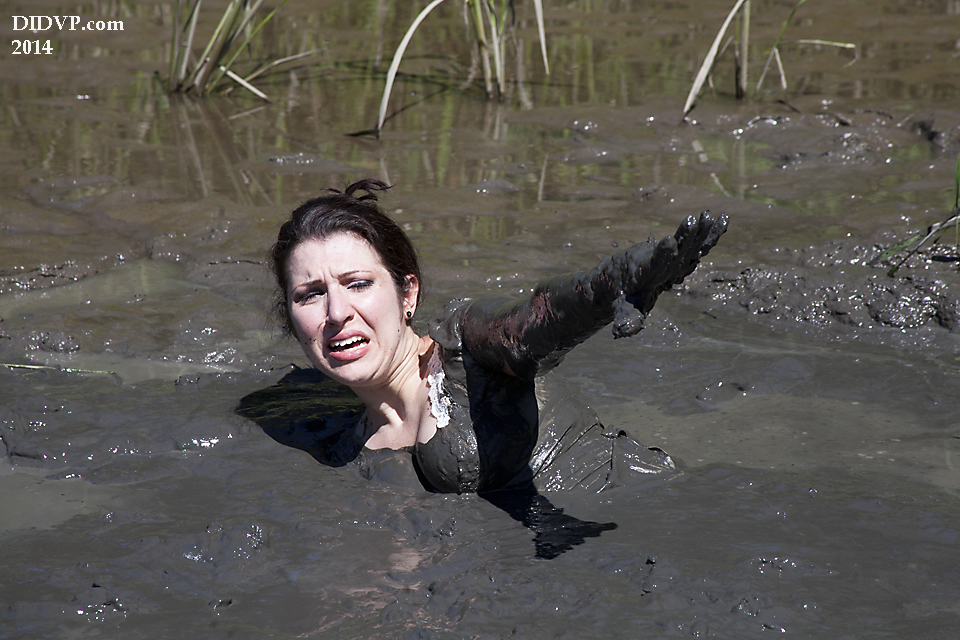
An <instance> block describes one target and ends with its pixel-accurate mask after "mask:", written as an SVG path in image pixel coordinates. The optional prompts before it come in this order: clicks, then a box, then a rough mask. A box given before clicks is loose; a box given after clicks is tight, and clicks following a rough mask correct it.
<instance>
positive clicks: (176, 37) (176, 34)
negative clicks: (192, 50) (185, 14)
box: [167, 0, 183, 91]
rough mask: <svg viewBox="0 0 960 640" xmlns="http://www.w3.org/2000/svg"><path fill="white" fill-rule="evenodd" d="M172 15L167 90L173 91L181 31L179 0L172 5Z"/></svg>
mask: <svg viewBox="0 0 960 640" xmlns="http://www.w3.org/2000/svg"><path fill="white" fill-rule="evenodd" d="M173 11H174V14H173V42H172V43H171V46H172V47H173V48H172V49H171V50H170V75H169V76H167V90H168V91H173V90H174V89H175V88H176V82H177V78H176V71H177V67H178V66H179V64H178V63H179V62H180V34H181V33H182V31H183V29H182V27H181V23H180V18H181V13H182V11H181V9H180V0H177V3H176V5H174V9H173Z"/></svg>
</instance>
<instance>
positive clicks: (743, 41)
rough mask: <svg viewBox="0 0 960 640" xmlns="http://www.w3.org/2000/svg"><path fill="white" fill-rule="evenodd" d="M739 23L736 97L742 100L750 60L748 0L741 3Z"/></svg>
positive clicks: (745, 92) (744, 94) (745, 91)
mask: <svg viewBox="0 0 960 640" xmlns="http://www.w3.org/2000/svg"><path fill="white" fill-rule="evenodd" d="M741 19H742V22H741V25H740V55H739V56H738V59H739V61H740V64H739V69H738V72H739V73H738V76H739V77H738V78H737V80H738V82H737V99H738V100H743V99H745V98H746V97H747V76H748V75H749V73H748V64H747V63H748V62H749V61H750V0H747V1H746V2H744V3H743V11H742V12H741Z"/></svg>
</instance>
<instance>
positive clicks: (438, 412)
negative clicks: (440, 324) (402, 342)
mask: <svg viewBox="0 0 960 640" xmlns="http://www.w3.org/2000/svg"><path fill="white" fill-rule="evenodd" d="M427 366H428V367H429V370H430V371H429V373H427V386H428V387H429V390H428V394H429V398H430V414H431V415H432V416H433V417H434V418H436V419H437V429H443V428H444V427H445V426H447V425H448V424H450V409H451V408H452V407H453V403H452V402H451V401H450V396H448V395H447V393H446V391H445V390H444V388H443V380H444V373H443V362H441V361H440V347H439V346H438V345H434V347H433V355H431V356H430V363H429V364H428V365H427Z"/></svg>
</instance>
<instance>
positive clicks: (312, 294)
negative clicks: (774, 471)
mask: <svg viewBox="0 0 960 640" xmlns="http://www.w3.org/2000/svg"><path fill="white" fill-rule="evenodd" d="M387 188H389V187H388V186H387V185H386V184H384V183H383V182H380V181H378V180H373V179H367V180H363V181H360V182H357V183H355V184H353V185H351V186H350V187H348V188H347V189H346V190H345V191H344V192H339V191H335V190H330V193H329V194H328V195H324V196H321V197H318V198H315V199H313V200H310V201H308V202H305V203H304V204H302V205H301V206H300V207H298V208H297V209H296V210H295V211H294V212H293V213H292V215H291V218H290V220H289V221H287V222H286V223H284V224H283V226H282V227H281V229H280V232H279V235H278V238H277V242H276V244H275V245H274V246H273V248H272V251H271V258H272V266H273V271H274V274H275V276H276V279H277V285H278V290H279V291H278V298H277V302H276V309H277V312H278V313H279V316H280V318H281V319H282V321H283V323H284V326H285V328H286V329H287V330H288V331H289V332H290V333H291V334H292V335H293V336H294V337H296V338H297V340H298V341H299V342H300V345H301V347H302V348H303V350H304V353H305V354H306V355H307V357H308V358H309V359H310V361H311V362H312V363H313V365H314V366H315V367H316V368H317V369H319V370H320V371H321V372H323V373H324V374H326V375H327V376H329V377H330V378H332V379H334V380H336V381H338V382H341V383H343V384H344V385H346V386H348V387H350V389H352V390H353V391H354V392H355V393H356V395H357V396H358V397H359V398H360V399H361V400H362V401H363V404H364V405H365V406H366V411H365V412H364V413H363V415H362V416H361V418H360V419H359V421H358V422H357V423H356V426H355V428H352V425H351V428H350V429H349V430H347V431H346V432H343V433H341V434H338V437H336V438H334V439H333V441H327V442H326V446H328V448H329V450H328V451H325V452H324V453H323V456H322V457H323V458H324V459H326V460H329V461H330V463H331V464H337V465H340V464H346V463H347V462H349V461H353V460H356V459H359V458H362V457H363V455H364V452H370V451H372V450H378V449H390V450H400V449H403V450H406V451H409V452H411V453H412V456H413V460H414V465H415V467H416V469H417V472H418V476H419V477H420V479H421V482H423V484H424V485H426V486H427V488H429V489H431V490H434V491H441V492H457V493H461V492H491V491H497V490H501V489H508V488H518V487H528V488H530V491H533V493H536V492H535V491H534V489H533V488H534V487H535V488H537V489H541V490H553V489H559V488H565V489H570V488H574V487H588V488H591V489H593V490H599V489H601V488H603V487H605V486H607V485H609V484H612V483H615V482H616V479H617V476H618V472H621V469H622V470H623V471H624V472H625V473H628V474H629V473H632V474H637V473H643V472H646V473H671V472H672V471H673V470H674V468H673V463H672V461H671V460H670V459H669V457H667V456H666V454H664V453H663V452H661V451H659V450H657V449H646V448H644V447H641V446H639V445H637V443H636V442H634V441H633V440H632V439H630V438H629V437H628V436H626V434H625V433H623V432H612V433H607V432H605V430H604V427H603V426H602V425H601V424H600V422H599V420H598V419H597V418H596V416H595V415H593V414H591V413H589V412H588V411H587V410H585V409H583V408H580V407H579V406H578V405H577V404H576V403H575V402H574V401H572V400H571V398H570V396H569V394H565V393H562V392H561V393H551V392H550V389H549V385H548V384H546V382H547V379H548V378H549V376H547V377H546V378H544V377H543V374H545V373H547V372H548V371H549V370H550V369H552V368H553V367H555V366H556V365H557V364H559V363H560V361H561V360H562V358H563V356H564V354H566V353H567V352H568V351H569V350H570V349H572V348H573V347H575V346H576V345H578V344H580V343H581V342H583V341H584V340H586V339H587V338H588V337H589V336H591V335H592V334H594V333H595V332H597V331H598V330H599V329H601V328H602V327H604V326H605V325H608V324H611V323H613V331H614V335H615V336H616V337H622V336H628V335H633V334H635V333H636V332H638V331H639V330H640V329H642V327H643V319H644V317H645V316H646V314H647V313H649V311H650V309H651V308H652V307H653V305H654V303H655V302H656V300H657V296H659V294H660V293H662V292H663V291H666V290H668V289H670V288H671V287H672V286H673V285H675V284H678V283H680V282H681V281H682V280H683V279H684V277H686V276H687V275H689V274H690V273H692V272H693V270H694V269H695V268H696V266H697V264H698V263H699V260H700V258H701V257H703V256H704V255H706V254H707V252H708V251H709V250H710V249H711V248H712V247H713V246H714V245H715V244H716V242H717V240H718V239H719V238H720V236H721V235H722V234H723V233H724V231H725V230H726V224H727V218H726V216H725V215H722V216H720V218H718V219H714V218H713V217H711V215H710V214H709V212H704V213H703V214H701V216H700V218H699V219H697V218H694V217H693V216H691V217H688V218H687V220H685V221H684V222H683V224H681V225H680V228H679V229H678V231H677V233H676V234H675V235H674V236H668V237H666V238H664V239H663V240H661V241H659V242H656V241H654V239H653V238H652V237H651V238H650V239H649V240H648V241H646V242H644V243H641V244H638V245H636V246H633V247H631V248H629V249H627V250H626V251H623V252H621V253H618V254H616V255H614V256H612V257H609V258H606V259H604V260H603V261H602V262H601V263H600V264H599V265H598V266H597V267H596V268H595V269H593V270H592V271H588V272H584V273H581V274H576V275H568V276H563V277H559V278H556V279H554V280H551V281H549V282H545V283H542V284H540V285H539V286H538V287H536V288H535V289H534V291H533V293H532V294H531V295H529V296H526V297H524V298H520V299H517V300H484V301H481V300H471V299H466V298H464V299H457V300H454V301H452V302H451V303H450V304H448V305H447V307H446V308H445V309H444V311H443V313H442V314H441V316H440V318H438V319H437V320H435V321H434V322H432V323H431V325H430V330H429V333H428V335H425V336H419V335H417V334H416V333H415V332H414V330H413V328H412V326H411V321H412V319H413V317H414V315H415V313H416V311H417V307H418V305H419V303H420V292H421V276H420V267H419V264H418V261H417V257H416V253H415V250H414V248H413V246H412V244H411V243H410V240H409V239H408V238H407V236H406V234H405V233H404V232H403V231H402V230H401V229H400V228H399V227H398V226H397V225H396V224H395V223H394V222H393V221H392V220H390V219H389V218H388V217H387V216H386V215H384V214H383V213H382V211H381V210H380V208H379V207H378V205H377V204H376V199H377V198H376V192H377V191H381V190H385V189H387ZM505 508H506V507H505ZM601 526H602V525H601Z"/></svg>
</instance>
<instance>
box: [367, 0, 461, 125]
mask: <svg viewBox="0 0 960 640" xmlns="http://www.w3.org/2000/svg"><path fill="white" fill-rule="evenodd" d="M445 1H446V0H433V2H431V3H430V4H428V5H427V6H426V8H424V10H423V11H421V12H420V13H418V14H417V17H416V18H414V20H413V24H411V25H410V28H409V29H407V32H406V33H405V34H403V39H402V40H401V41H400V46H398V47H397V51H396V53H394V54H393V61H392V62H391V63H390V69H388V70H387V82H386V84H385V85H384V87H383V97H382V98H381V99H380V114H379V116H378V117H377V137H380V130H381V129H383V121H384V119H386V117H387V104H388V103H389V102H390V92H391V91H392V90H393V82H394V80H396V77H397V69H399V68H400V60H402V59H403V54H404V53H405V52H406V50H407V45H409V44H410V40H411V39H412V38H413V34H414V32H415V31H416V30H417V27H419V26H420V23H421V22H423V20H424V18H426V17H427V16H428V15H429V14H430V12H431V11H433V10H434V9H436V8H437V7H438V6H440V4H441V3H443V2H445Z"/></svg>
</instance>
